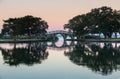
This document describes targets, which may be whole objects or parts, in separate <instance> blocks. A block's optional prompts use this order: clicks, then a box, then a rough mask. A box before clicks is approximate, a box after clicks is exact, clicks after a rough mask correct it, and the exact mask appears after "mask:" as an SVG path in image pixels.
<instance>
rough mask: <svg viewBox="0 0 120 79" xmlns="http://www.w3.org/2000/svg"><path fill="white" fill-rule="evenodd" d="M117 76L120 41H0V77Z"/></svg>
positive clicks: (101, 78)
mask: <svg viewBox="0 0 120 79" xmlns="http://www.w3.org/2000/svg"><path fill="white" fill-rule="evenodd" d="M93 78H94V79H120V43H96V42H92V43H79V42H63V41H58V42H56V43H54V42H48V43H46V42H39V43H29V44H28V43H23V44H11V43H10V44H9V43H6V44H5V43H4V44H0V79H93Z"/></svg>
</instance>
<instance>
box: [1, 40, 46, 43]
mask: <svg viewBox="0 0 120 79" xmlns="http://www.w3.org/2000/svg"><path fill="white" fill-rule="evenodd" d="M42 41H47V40H42V39H0V43H24V42H25V43H26V42H27V43H29V42H42Z"/></svg>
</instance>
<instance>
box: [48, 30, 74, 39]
mask: <svg viewBox="0 0 120 79" xmlns="http://www.w3.org/2000/svg"><path fill="white" fill-rule="evenodd" d="M57 34H61V35H62V36H63V38H64V40H66V38H67V36H70V37H71V39H73V38H74V37H73V33H72V32H70V31H64V30H55V31H49V32H47V35H52V36H53V37H55V36H56V35H57Z"/></svg>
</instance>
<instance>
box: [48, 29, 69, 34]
mask: <svg viewBox="0 0 120 79" xmlns="http://www.w3.org/2000/svg"><path fill="white" fill-rule="evenodd" d="M57 33H64V34H71V32H68V31H63V30H55V31H49V32H47V34H57Z"/></svg>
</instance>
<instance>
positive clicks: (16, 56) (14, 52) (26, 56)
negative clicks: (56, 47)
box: [1, 43, 48, 66]
mask: <svg viewBox="0 0 120 79" xmlns="http://www.w3.org/2000/svg"><path fill="white" fill-rule="evenodd" d="M1 50H2V55H3V58H4V61H5V63H6V64H9V65H10V66H18V65H20V64H25V65H28V66H31V65H34V64H37V63H42V61H43V60H46V59H47V57H48V52H47V51H46V46H45V45H44V43H32V44H28V46H27V47H25V48H23V47H22V48H16V45H15V46H14V48H13V49H2V48H1Z"/></svg>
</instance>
